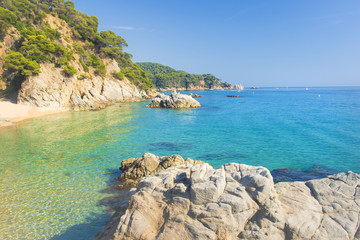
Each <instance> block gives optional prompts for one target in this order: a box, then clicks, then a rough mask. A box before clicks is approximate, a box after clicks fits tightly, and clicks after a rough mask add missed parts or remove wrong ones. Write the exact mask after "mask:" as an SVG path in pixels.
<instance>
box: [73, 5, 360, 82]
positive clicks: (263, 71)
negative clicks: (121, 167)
mask: <svg viewBox="0 0 360 240" xmlns="http://www.w3.org/2000/svg"><path fill="white" fill-rule="evenodd" d="M74 3H75V7H76V9H78V10H80V11H82V12H84V13H87V14H88V15H96V16H97V17H98V18H99V30H112V31H114V32H115V33H116V34H118V35H120V36H122V37H123V38H124V39H125V40H126V41H127V43H128V44H129V47H128V48H126V49H125V51H126V52H129V53H131V54H133V56H134V57H133V61H134V62H157V63H161V64H164V65H168V66H171V67H173V68H175V69H179V70H184V71H187V72H190V73H211V74H214V75H215V76H217V77H219V78H221V79H222V80H223V81H227V82H229V83H232V84H235V83H242V84H243V85H245V86H248V87H250V86H360V1H358V0H355V1H353V0H346V1H339V0H337V1H334V0H326V1H325V0H321V1H320V0H318V1H317V0H302V1H300V0H294V1H285V0H283V1H278V0H272V1H265V0H263V1H260V0H259V1H252V0H236V1H235V0H234V1H230V0H222V1H220V0H218V1H214V0H166V1H165V0H161V1H157V0H153V1H149V0H142V1H137V0H131V1H129V0H127V1H125V0H106V1H105V0H103V1H96V0H86V1H85V0H74Z"/></svg>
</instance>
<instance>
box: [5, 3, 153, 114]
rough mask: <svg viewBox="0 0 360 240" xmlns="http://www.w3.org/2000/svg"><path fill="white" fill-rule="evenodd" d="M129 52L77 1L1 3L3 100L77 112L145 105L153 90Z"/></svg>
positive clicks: (121, 40)
mask: <svg viewBox="0 0 360 240" xmlns="http://www.w3.org/2000/svg"><path fill="white" fill-rule="evenodd" d="M126 46H127V43H126V41H125V40H124V39H123V38H122V37H121V36H117V35H116V34H115V33H114V32H112V31H101V32H100V33H99V32H98V19H97V17H96V16H88V15H87V14H84V13H82V12H79V11H77V10H76V9H75V6H74V3H73V2H72V1H65V0H56V1H54V0H0V75H1V80H0V90H1V93H0V97H1V95H3V96H5V97H6V98H12V99H13V100H14V101H17V102H18V103H24V104H29V105H34V106H40V107H53V108H57V107H70V108H74V109H89V108H96V107H97V106H99V104H100V105H101V104H104V103H110V102H114V101H136V100H140V99H141V98H143V97H147V96H148V93H151V91H149V90H151V89H152V88H153V84H152V82H151V80H150V79H149V78H148V77H147V76H146V74H145V72H144V71H143V70H141V69H140V68H139V67H138V66H137V65H136V64H134V63H133V62H132V61H131V57H132V56H131V54H129V53H126V52H124V51H123V48H124V47H126Z"/></svg>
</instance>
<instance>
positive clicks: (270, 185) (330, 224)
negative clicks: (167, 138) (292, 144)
mask: <svg viewBox="0 0 360 240" xmlns="http://www.w3.org/2000/svg"><path fill="white" fill-rule="evenodd" d="M169 158H172V159H176V158H177V159H180V156H178V157H174V156H172V157H156V156H154V155H152V154H149V153H147V154H144V155H143V156H142V157H141V158H138V159H131V160H127V161H125V162H124V164H123V166H122V168H123V170H124V173H126V172H127V171H129V172H128V173H126V174H125V175H126V176H128V175H129V173H130V172H131V173H136V174H135V175H136V176H139V177H140V176H142V175H146V173H149V175H147V176H145V177H143V178H141V180H140V181H139V183H138V184H137V188H136V189H132V190H130V191H129V198H128V199H129V200H128V203H127V204H126V203H125V204H124V205H123V208H122V209H121V210H119V211H118V212H117V213H115V215H114V217H113V218H112V220H111V221H110V222H109V224H108V225H107V226H106V227H105V228H104V229H103V230H102V231H100V232H99V233H98V235H97V239H360V229H359V222H360V175H359V174H356V173H353V172H351V171H349V172H347V173H339V174H335V175H330V176H327V177H325V178H321V179H315V180H310V181H296V182H279V183H276V184H274V181H273V177H272V175H271V173H270V172H269V170H268V169H266V168H264V167H255V166H248V165H244V164H236V163H229V164H225V165H223V166H221V167H220V168H218V169H214V168H213V167H212V166H210V165H209V164H207V163H200V162H198V164H197V165H191V164H185V165H176V164H175V162H176V163H178V164H181V163H182V161H169ZM149 159H153V161H149ZM154 159H155V161H154ZM159 159H168V160H167V161H166V162H168V163H169V162H172V163H174V164H168V165H166V166H167V167H168V168H167V169H165V170H162V171H160V172H157V171H152V170H150V171H148V169H147V165H148V164H147V163H150V166H153V164H154V162H155V163H160V162H161V161H158V160H159ZM181 159H182V158H181ZM135 162H136V164H135ZM159 165H161V164H158V165H156V164H155V166H156V167H152V168H150V169H157V166H159ZM130 166H132V167H130ZM136 166H141V167H136ZM140 173H142V174H140Z"/></svg>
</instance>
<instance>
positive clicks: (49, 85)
mask: <svg viewBox="0 0 360 240" xmlns="http://www.w3.org/2000/svg"><path fill="white" fill-rule="evenodd" d="M73 65H74V66H77V67H78V69H77V70H78V71H80V70H81V66H80V65H78V64H76V63H75V62H74V63H73ZM106 66H107V69H108V74H107V76H106V77H105V78H102V77H100V76H95V74H93V75H92V76H91V79H86V78H85V79H83V80H79V79H78V78H77V77H76V76H73V77H66V76H64V74H62V70H61V69H59V68H55V67H54V66H53V64H48V63H45V64H42V66H41V73H40V74H38V75H34V76H30V77H28V79H27V80H26V81H25V82H24V83H23V84H22V87H21V89H20V91H19V94H18V103H22V104H27V105H32V106H37V107H50V108H72V109H75V110H84V109H94V108H95V109H96V108H98V107H101V106H103V105H105V104H109V103H112V102H124V101H140V100H141V99H142V98H144V97H145V98H146V97H147V93H146V92H145V91H142V90H139V89H138V88H137V87H136V86H135V85H133V84H131V83H130V82H129V81H128V80H127V79H124V80H121V81H120V80H117V79H115V78H114V77H113V76H112V75H111V73H112V72H114V71H120V68H119V67H118V64H117V63H116V62H115V61H114V60H107V61H106Z"/></svg>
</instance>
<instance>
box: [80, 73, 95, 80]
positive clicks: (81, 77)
mask: <svg viewBox="0 0 360 240" xmlns="http://www.w3.org/2000/svg"><path fill="white" fill-rule="evenodd" d="M77 79H78V80H84V79H90V80H92V76H90V75H86V74H81V75H80V76H79V77H78V78H77Z"/></svg>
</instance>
